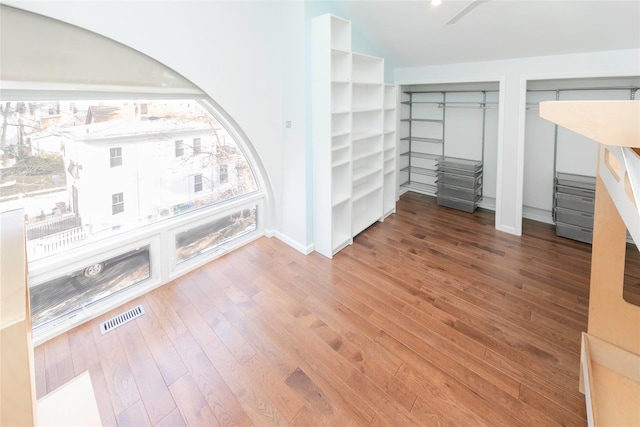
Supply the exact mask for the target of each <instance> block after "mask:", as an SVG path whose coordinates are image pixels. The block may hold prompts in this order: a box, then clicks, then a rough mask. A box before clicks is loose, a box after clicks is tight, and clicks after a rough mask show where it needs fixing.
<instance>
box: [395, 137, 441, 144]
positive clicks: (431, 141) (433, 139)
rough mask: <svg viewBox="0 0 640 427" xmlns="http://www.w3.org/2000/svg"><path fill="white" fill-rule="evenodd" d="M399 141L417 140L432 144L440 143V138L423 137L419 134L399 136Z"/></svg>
mask: <svg viewBox="0 0 640 427" xmlns="http://www.w3.org/2000/svg"><path fill="white" fill-rule="evenodd" d="M400 141H417V142H430V143H432V144H442V139H441V138H424V137H421V136H405V137H404V138H400Z"/></svg>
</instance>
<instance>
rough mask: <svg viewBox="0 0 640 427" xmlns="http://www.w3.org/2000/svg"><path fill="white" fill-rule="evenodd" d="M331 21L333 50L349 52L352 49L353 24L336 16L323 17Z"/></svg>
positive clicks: (330, 30)
mask: <svg viewBox="0 0 640 427" xmlns="http://www.w3.org/2000/svg"><path fill="white" fill-rule="evenodd" d="M320 18H327V19H329V21H330V25H331V27H330V29H329V37H330V40H331V48H332V49H334V50H340V51H345V52H348V51H349V50H350V49H351V22H350V21H347V20H344V19H341V18H338V17H336V16H322V17H320Z"/></svg>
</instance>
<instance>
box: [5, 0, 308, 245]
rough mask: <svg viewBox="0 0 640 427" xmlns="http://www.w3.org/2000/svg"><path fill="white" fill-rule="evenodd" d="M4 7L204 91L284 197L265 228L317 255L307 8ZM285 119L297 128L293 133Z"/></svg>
mask: <svg viewBox="0 0 640 427" xmlns="http://www.w3.org/2000/svg"><path fill="white" fill-rule="evenodd" d="M4 3H5V4H7V5H10V6H15V7H18V8H21V9H25V10H29V11H33V12H36V13H40V14H43V15H46V16H49V17H52V18H56V19H60V20H62V21H65V22H69V23H71V24H74V25H77V26H79V27H82V28H85V29H88V30H91V31H94V32H96V33H99V34H102V35H104V36H107V37H109V38H111V39H114V40H116V41H119V42H121V43H123V44H125V45H127V46H130V47H132V48H134V49H136V50H138V51H140V52H142V53H144V54H146V55H149V56H150V57H152V58H154V59H156V60H158V61H160V62H162V63H163V64H165V65H166V66H168V67H170V68H172V69H173V70H175V71H176V72H178V73H180V74H182V75H183V76H184V77H186V78H187V79H189V80H191V81H192V82H193V83H194V84H195V85H197V86H199V87H200V88H201V89H202V90H203V91H204V92H206V93H207V94H208V95H210V96H211V98H213V99H214V100H215V101H216V102H217V103H218V104H219V105H220V106H221V107H222V108H223V109H224V110H225V111H226V112H227V113H228V114H229V115H230V116H231V117H232V118H233V119H234V120H235V122H236V123H237V124H238V126H239V127H240V128H241V129H242V130H243V131H244V133H245V134H246V135H247V136H248V138H249V140H250V142H251V144H252V145H253V147H254V148H255V150H256V152H257V154H258V157H259V159H260V160H261V161H262V164H263V166H264V169H265V171H266V175H267V177H268V180H269V183H270V186H271V188H272V191H273V198H274V203H272V205H271V206H269V208H268V209H269V210H270V213H269V215H267V218H268V219H269V221H268V223H267V224H265V228H266V229H267V230H268V231H269V230H271V231H274V234H276V235H277V236H278V237H280V238H282V239H283V240H285V241H286V242H288V243H289V244H291V245H292V246H294V247H296V248H297V249H299V250H305V249H306V248H308V246H309V244H310V241H309V240H308V236H307V221H308V217H307V202H306V198H307V197H311V195H310V194H307V192H306V179H307V177H306V171H305V164H306V147H305V114H304V111H305V102H306V100H305V86H304V85H305V72H304V64H305V62H304V40H305V34H304V22H305V21H304V3H301V2H270V1H266V2H265V1H242V2H233V1H216V2H187V1H184V2H182V1H181V2H178V1H176V2H159V1H145V2H93V1H76V2H63V1H47V2H44V1H42V2H21V1H5V2H4ZM33 31H37V29H34V30H33ZM122 66H123V67H126V64H122ZM285 120H291V121H292V127H291V128H290V129H286V128H285Z"/></svg>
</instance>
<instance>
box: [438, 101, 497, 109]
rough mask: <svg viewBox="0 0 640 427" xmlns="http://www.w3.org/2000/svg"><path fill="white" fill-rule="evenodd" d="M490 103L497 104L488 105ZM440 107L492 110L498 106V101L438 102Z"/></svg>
mask: <svg viewBox="0 0 640 427" xmlns="http://www.w3.org/2000/svg"><path fill="white" fill-rule="evenodd" d="M454 104H459V105H454ZM488 104H495V105H488ZM438 108H468V109H473V110H492V109H495V108H498V103H497V102H495V103H493V102H469V103H466V104H465V103H460V102H458V103H456V102H455V101H454V102H451V103H444V104H443V103H439V104H438Z"/></svg>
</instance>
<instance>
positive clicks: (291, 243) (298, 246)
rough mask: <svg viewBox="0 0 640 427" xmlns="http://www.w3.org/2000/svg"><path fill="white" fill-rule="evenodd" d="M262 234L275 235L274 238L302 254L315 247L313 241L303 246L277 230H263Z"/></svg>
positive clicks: (308, 252) (311, 250)
mask: <svg viewBox="0 0 640 427" xmlns="http://www.w3.org/2000/svg"><path fill="white" fill-rule="evenodd" d="M264 235H265V236H267V237H275V238H276V239H278V240H280V241H281V242H283V243H286V244H287V245H289V246H291V247H292V248H293V249H295V250H297V251H298V252H300V253H302V254H304V255H309V254H310V253H311V252H313V250H314V249H315V245H314V244H313V243H312V244H310V245H307V246H304V245H302V244H300V243H299V242H296V241H295V240H293V239H291V238H290V237H288V236H286V235H284V234H282V233H280V232H279V231H278V230H265V231H264Z"/></svg>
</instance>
